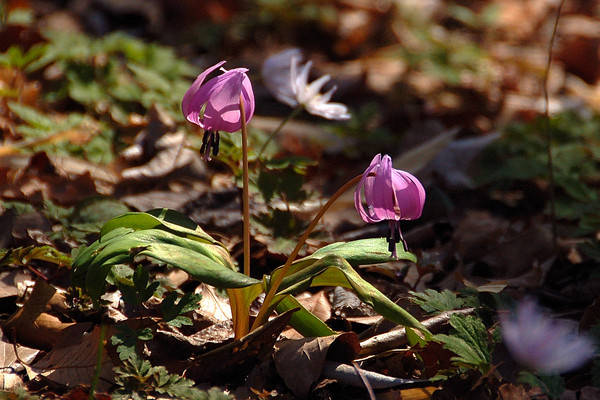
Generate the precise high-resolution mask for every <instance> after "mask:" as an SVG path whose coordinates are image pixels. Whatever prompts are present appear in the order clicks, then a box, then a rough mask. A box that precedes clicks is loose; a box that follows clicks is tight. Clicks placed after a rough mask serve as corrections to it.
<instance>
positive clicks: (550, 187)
mask: <svg viewBox="0 0 600 400" xmlns="http://www.w3.org/2000/svg"><path fill="white" fill-rule="evenodd" d="M564 4H565V0H561V2H560V4H559V5H558V9H557V10H556V19H555V21H554V28H553V30H552V36H551V37H550V44H549V45H548V63H547V64H546V70H545V71H544V85H543V88H544V121H545V130H546V142H547V143H546V145H547V146H546V151H547V154H548V164H547V168H548V196H549V198H550V222H551V224H552V242H553V243H554V245H555V246H556V242H557V229H556V209H555V204H554V203H555V199H554V164H553V160H552V132H551V131H550V111H549V109H550V105H549V100H548V76H549V75H550V65H551V64H552V47H554V39H555V38H556V32H557V31H558V21H559V19H560V12H561V10H562V7H563V5H564Z"/></svg>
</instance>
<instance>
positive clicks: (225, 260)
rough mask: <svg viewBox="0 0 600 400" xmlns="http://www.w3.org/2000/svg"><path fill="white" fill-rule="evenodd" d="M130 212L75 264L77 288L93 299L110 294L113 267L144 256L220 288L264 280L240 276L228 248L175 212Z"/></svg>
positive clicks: (111, 224) (110, 224)
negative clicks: (107, 282) (108, 285)
mask: <svg viewBox="0 0 600 400" xmlns="http://www.w3.org/2000/svg"><path fill="white" fill-rule="evenodd" d="M151 212H154V214H156V216H155V215H152V214H150V213H127V214H124V215H121V216H118V217H115V218H113V219H111V220H110V221H108V222H107V223H106V224H105V225H104V227H103V228H102V231H101V237H100V239H99V240H98V241H96V242H94V243H93V244H92V245H90V246H89V247H88V248H87V249H85V250H84V251H82V252H80V253H79V254H78V255H77V257H76V259H75V260H74V262H73V268H72V273H71V279H72V283H73V285H75V286H79V287H82V288H84V289H85V290H86V291H87V293H88V294H89V295H90V297H92V299H97V298H99V297H100V296H101V295H102V294H103V293H104V290H105V286H106V284H105V280H106V277H107V276H108V274H109V272H110V271H111V269H112V268H113V266H115V265H117V264H123V263H131V262H134V261H135V258H136V257H138V256H147V257H150V258H153V259H155V260H157V261H160V262H164V263H167V264H169V265H172V266H174V267H177V268H180V269H182V270H183V271H185V272H187V273H188V274H190V275H191V276H192V278H194V279H196V280H198V281H200V282H205V283H208V284H210V285H213V286H216V287H220V288H241V287H247V286H252V285H255V284H259V283H260V281H258V280H256V279H253V278H251V277H248V276H246V275H244V274H242V273H239V272H237V271H235V267H234V263H233V261H232V260H231V257H230V256H229V253H228V252H227V249H226V248H225V247H224V246H223V245H222V244H220V243H219V242H217V241H216V240H214V239H213V238H211V237H210V236H209V235H208V234H206V233H205V232H204V231H203V230H202V229H200V228H199V227H198V226H196V225H195V224H194V223H193V221H191V220H189V219H188V218H187V217H184V216H182V215H181V214H179V213H176V212H175V211H170V210H154V211H151Z"/></svg>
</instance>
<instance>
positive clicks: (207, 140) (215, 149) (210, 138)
mask: <svg viewBox="0 0 600 400" xmlns="http://www.w3.org/2000/svg"><path fill="white" fill-rule="evenodd" d="M219 141H220V137H219V132H216V131H204V136H203V137H202V146H201V147H200V153H202V159H203V160H205V161H210V154H211V150H212V155H213V156H215V157H216V155H217V154H218V153H219Z"/></svg>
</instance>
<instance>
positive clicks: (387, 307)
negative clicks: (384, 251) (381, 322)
mask: <svg viewBox="0 0 600 400" xmlns="http://www.w3.org/2000/svg"><path fill="white" fill-rule="evenodd" d="M388 257H389V252H388ZM312 286H342V287H346V288H350V289H353V290H354V292H355V293H356V295H357V296H358V298H359V299H360V300H361V301H362V302H364V303H365V304H367V305H369V306H371V307H372V308H373V309H374V310H375V311H377V312H378V313H379V314H380V315H381V316H382V317H384V318H386V319H388V320H390V321H392V322H395V323H397V324H399V325H402V326H405V327H407V328H415V329H418V330H420V331H422V332H424V333H426V334H427V335H430V334H429V332H428V330H427V329H426V328H425V327H424V326H423V325H422V324H421V323H420V322H419V321H418V320H417V319H416V318H415V317H413V316H412V315H411V314H410V313H409V312H408V311H406V310H404V309H403V308H402V307H400V306H398V305H397V304H396V303H394V302H393V301H391V300H390V299H389V298H387V297H386V296H385V295H384V294H383V293H381V292H380V291H379V290H377V289H376V288H375V287H374V286H373V285H371V284H370V283H368V282H367V281H365V280H364V279H363V278H362V277H361V276H360V275H359V274H358V273H357V272H356V271H355V270H354V268H352V266H351V265H350V263H349V262H348V261H346V260H345V259H344V258H342V257H340V256H338V255H333V254H330V255H326V256H324V257H323V258H322V259H320V260H318V261H315V262H314V263H313V264H312V265H310V266H307V267H305V268H303V269H301V270H299V271H297V272H295V273H292V274H291V275H288V276H287V277H286V278H284V279H283V281H282V283H281V285H280V287H279V292H278V294H294V293H299V292H301V291H303V290H306V289H307V288H309V287H312Z"/></svg>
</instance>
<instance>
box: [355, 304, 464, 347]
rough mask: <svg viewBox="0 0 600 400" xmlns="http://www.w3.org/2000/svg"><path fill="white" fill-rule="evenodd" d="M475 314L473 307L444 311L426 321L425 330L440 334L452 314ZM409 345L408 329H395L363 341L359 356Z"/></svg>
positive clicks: (424, 323) (424, 322)
mask: <svg viewBox="0 0 600 400" xmlns="http://www.w3.org/2000/svg"><path fill="white" fill-rule="evenodd" d="M474 312H475V309H474V308H472V307H470V308H464V309H461V310H452V311H444V312H442V313H440V314H438V315H436V316H434V317H431V318H429V319H426V320H425V321H423V322H422V324H423V325H424V326H425V328H427V329H428V330H429V331H431V333H436V332H440V331H441V330H442V329H444V327H445V326H447V324H448V323H449V321H450V316H451V315H452V314H463V315H470V314H473V313H474ZM407 343H408V339H407V337H406V329H405V328H399V329H394V330H392V331H389V332H386V333H382V334H380V335H376V336H373V337H371V338H369V339H366V340H364V341H362V342H361V343H360V347H361V350H360V353H359V356H360V357H367V356H372V355H375V354H380V353H383V352H386V351H390V350H394V349H399V348H401V347H404V346H406V345H407Z"/></svg>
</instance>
